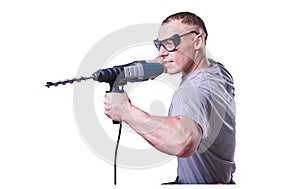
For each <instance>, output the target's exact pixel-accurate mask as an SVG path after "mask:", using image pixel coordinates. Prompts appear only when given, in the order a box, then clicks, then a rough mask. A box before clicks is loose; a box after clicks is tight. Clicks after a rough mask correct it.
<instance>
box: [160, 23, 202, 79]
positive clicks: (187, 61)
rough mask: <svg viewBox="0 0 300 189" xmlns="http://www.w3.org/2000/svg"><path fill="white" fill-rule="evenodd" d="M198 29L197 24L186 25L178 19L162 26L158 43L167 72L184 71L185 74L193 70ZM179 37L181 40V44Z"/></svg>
mask: <svg viewBox="0 0 300 189" xmlns="http://www.w3.org/2000/svg"><path fill="white" fill-rule="evenodd" d="M193 31H195V32H193ZM198 31H199V28H198V27H197V26H190V25H186V24H183V23H181V22H180V21H178V20H174V21H171V22H169V23H167V24H163V25H162V26H161V28H160V30H159V33H158V39H157V41H156V45H157V47H160V48H159V54H158V55H159V57H160V58H161V59H162V63H163V65H164V68H165V70H166V72H167V73H169V74H176V73H179V72H182V73H183V74H188V73H190V72H191V71H193V65H194V60H195V52H196V48H195V37H197V33H198ZM183 34H185V35H183ZM168 38H171V39H168ZM178 38H179V40H180V42H179V44H178ZM159 42H160V43H159ZM174 42H175V46H176V48H175V49H174V50H173V51H172V46H173V47H174V44H172V43H174ZM159 44H161V46H159ZM168 50H169V51H168ZM170 50H171V52H170Z"/></svg>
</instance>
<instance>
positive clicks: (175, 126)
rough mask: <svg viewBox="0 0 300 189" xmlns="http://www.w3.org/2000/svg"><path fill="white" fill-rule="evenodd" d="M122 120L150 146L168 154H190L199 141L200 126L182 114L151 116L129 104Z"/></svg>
mask: <svg viewBox="0 0 300 189" xmlns="http://www.w3.org/2000/svg"><path fill="white" fill-rule="evenodd" d="M122 120H123V121H124V122H126V123H127V124H128V125H129V126H130V127H131V128H132V129H134V130H135V131H136V132H137V133H138V134H140V135H141V136H142V137H143V138H144V139H145V140H147V141H148V142H149V143H150V144H151V145H152V146H154V147H155V148H157V149H158V150H160V151H162V152H164V153H167V154H170V155H176V156H179V157H187V156H190V155H191V154H192V153H193V152H194V151H195V149H196V148H197V146H198V145H199V143H200V139H201V134H202V132H201V129H200V127H199V126H198V125H197V124H196V123H195V122H194V121H192V120H190V119H187V118H185V117H183V116H168V117H160V116H152V115H150V114H148V113H146V112H144V111H142V110H140V109H138V108H137V107H135V106H133V105H130V106H129V108H128V111H127V112H126V113H125V114H124V115H123V116H122Z"/></svg>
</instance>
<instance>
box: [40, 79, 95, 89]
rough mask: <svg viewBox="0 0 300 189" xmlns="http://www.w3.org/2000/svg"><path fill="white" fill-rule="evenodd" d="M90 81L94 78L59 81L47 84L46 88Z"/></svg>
mask: <svg viewBox="0 0 300 189" xmlns="http://www.w3.org/2000/svg"><path fill="white" fill-rule="evenodd" d="M88 79H93V76H90V77H83V76H81V77H78V78H75V77H74V78H73V79H66V80H64V81H58V82H55V83H53V82H47V83H46V85H45V86H46V87H48V88H49V87H51V86H55V87H57V86H58V85H65V84H67V83H70V84H72V83H73V82H80V81H85V80H88Z"/></svg>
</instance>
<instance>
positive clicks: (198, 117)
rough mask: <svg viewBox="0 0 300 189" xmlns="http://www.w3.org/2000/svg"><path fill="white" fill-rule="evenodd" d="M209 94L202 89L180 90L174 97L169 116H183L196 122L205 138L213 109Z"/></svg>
mask: <svg viewBox="0 0 300 189" xmlns="http://www.w3.org/2000/svg"><path fill="white" fill-rule="evenodd" d="M208 94H209V93H207V92H206V91H205V90H203V89H201V88H200V87H196V88H194V87H191V88H180V89H179V90H177V91H176V92H175V93H174V95H173V99H172V103H171V106H170V110H169V115H172V116H178V115H181V116H185V117H188V118H190V119H192V120H194V121H195V122H196V123H198V124H199V126H200V127H201V128H202V131H203V138H205V137H206V136H207V130H208V128H207V127H208V125H209V123H208V118H209V114H210V109H211V108H210V105H209V95H208Z"/></svg>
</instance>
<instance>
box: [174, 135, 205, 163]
mask: <svg viewBox="0 0 300 189" xmlns="http://www.w3.org/2000/svg"><path fill="white" fill-rule="evenodd" d="M200 141H201V135H199V133H197V134H196V136H195V135H192V136H191V137H189V139H188V140H187V141H186V142H185V143H184V144H182V145H181V148H180V150H179V151H178V153H177V154H175V155H176V156H177V157H180V158H188V157H190V156H192V155H193V153H194V152H195V151H196V150H197V149H198V146H199V145H200Z"/></svg>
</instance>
